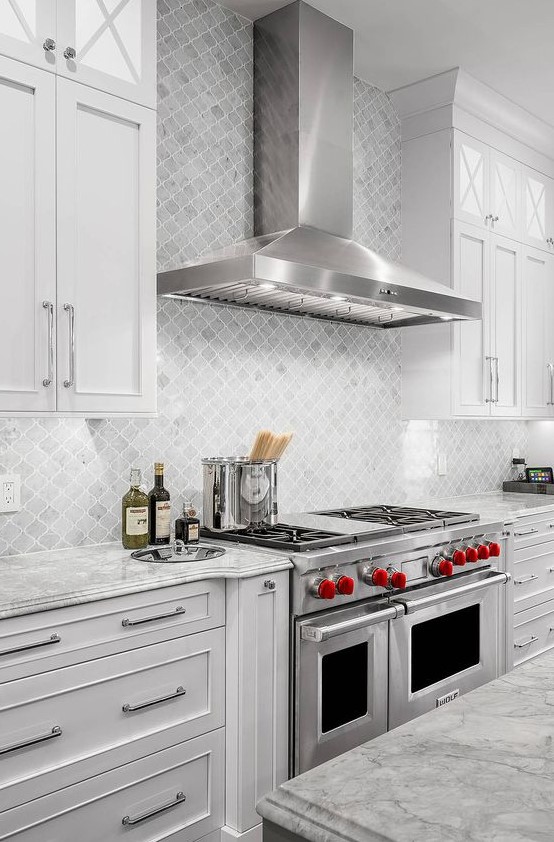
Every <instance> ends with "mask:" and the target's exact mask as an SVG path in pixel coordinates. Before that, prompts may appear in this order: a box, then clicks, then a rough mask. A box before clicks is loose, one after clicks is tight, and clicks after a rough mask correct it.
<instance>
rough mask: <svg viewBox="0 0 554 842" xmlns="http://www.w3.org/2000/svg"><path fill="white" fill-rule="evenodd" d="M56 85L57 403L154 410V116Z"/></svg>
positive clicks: (98, 410) (71, 407)
mask: <svg viewBox="0 0 554 842" xmlns="http://www.w3.org/2000/svg"><path fill="white" fill-rule="evenodd" d="M57 85H58V88H57V108H58V115H57V116H58V146H57V152H58V173H57V175H58V307H57V313H58V343H57V352H58V389H57V392H58V404H57V408H58V411H62V412H71V411H76V412H83V413H90V414H91V415H95V414H97V415H102V414H104V413H108V414H110V413H112V412H113V413H119V412H121V413H134V412H152V411H154V410H155V386H156V332H155V323H156V309H155V303H156V299H155V295H156V272H155V247H154V243H155V219H154V216H155V157H156V156H155V119H156V115H155V113H154V112H153V111H151V110H150V109H148V108H143V107H141V106H138V105H135V104H133V103H130V102H127V101H125V100H122V99H119V98H117V97H112V96H109V95H108V94H105V93H102V92H100V91H96V90H94V89H92V88H88V87H86V86H85V85H78V84H76V83H74V82H69V81H67V80H66V79H59V78H58V80H57Z"/></svg>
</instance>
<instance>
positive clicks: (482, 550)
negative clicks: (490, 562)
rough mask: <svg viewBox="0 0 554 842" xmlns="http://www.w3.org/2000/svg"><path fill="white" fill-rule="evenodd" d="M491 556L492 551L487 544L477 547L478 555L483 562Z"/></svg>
mask: <svg viewBox="0 0 554 842" xmlns="http://www.w3.org/2000/svg"><path fill="white" fill-rule="evenodd" d="M490 554H491V553H490V550H489V548H488V547H487V545H486V544H479V546H478V547H477V555H478V556H479V558H480V559H481V560H482V561H483V560H484V559H486V558H489V556H490Z"/></svg>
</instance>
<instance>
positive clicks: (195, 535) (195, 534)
mask: <svg viewBox="0 0 554 842" xmlns="http://www.w3.org/2000/svg"><path fill="white" fill-rule="evenodd" d="M188 537H189V541H198V539H199V538H200V526H199V525H198V524H197V523H189V536H188Z"/></svg>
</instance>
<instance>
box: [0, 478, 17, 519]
mask: <svg viewBox="0 0 554 842" xmlns="http://www.w3.org/2000/svg"><path fill="white" fill-rule="evenodd" d="M20 508H21V477H20V476H19V474H2V475H0V513H1V512H18V511H19V509H20Z"/></svg>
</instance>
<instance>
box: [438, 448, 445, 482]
mask: <svg viewBox="0 0 554 842" xmlns="http://www.w3.org/2000/svg"><path fill="white" fill-rule="evenodd" d="M437 474H438V475H439V477H444V476H446V453H439V455H438V456H437Z"/></svg>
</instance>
